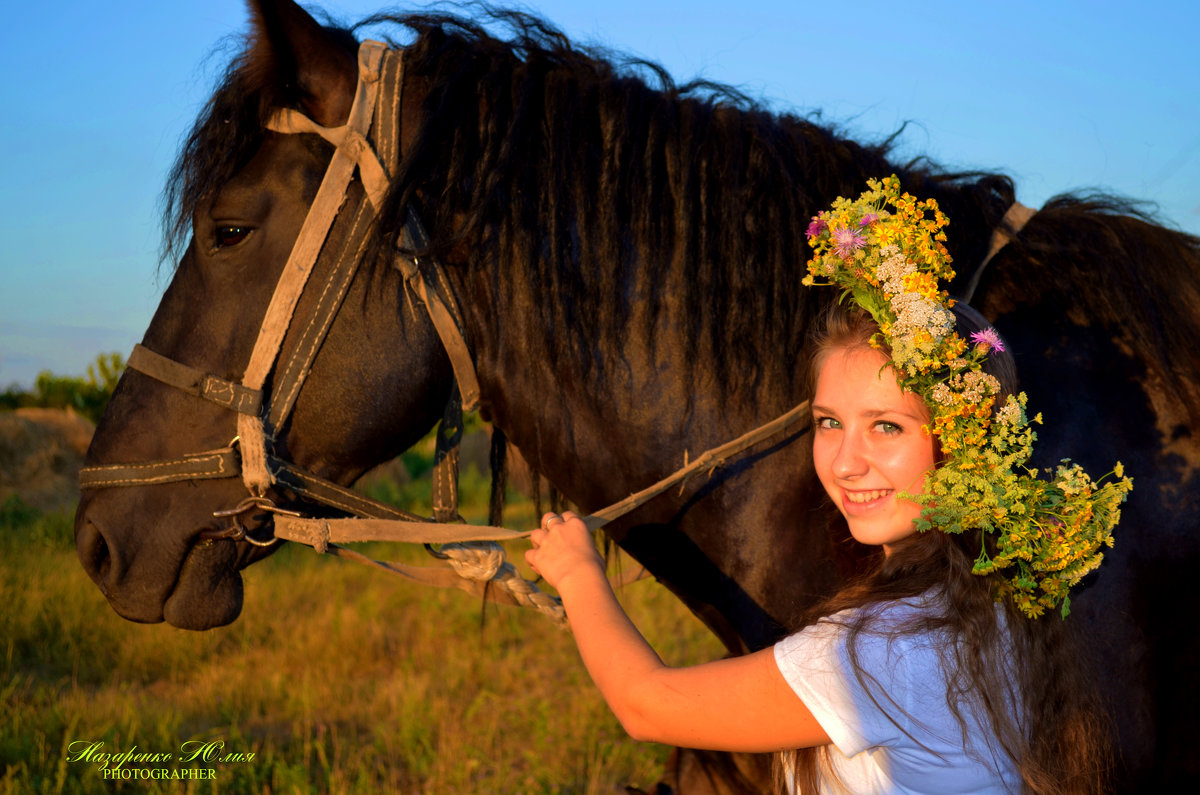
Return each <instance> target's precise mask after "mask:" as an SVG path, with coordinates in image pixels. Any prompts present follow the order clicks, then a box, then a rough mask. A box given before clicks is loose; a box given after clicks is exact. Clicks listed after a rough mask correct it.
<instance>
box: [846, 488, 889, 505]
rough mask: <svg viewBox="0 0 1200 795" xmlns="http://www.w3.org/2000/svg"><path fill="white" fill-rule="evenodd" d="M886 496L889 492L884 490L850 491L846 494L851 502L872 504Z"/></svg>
mask: <svg viewBox="0 0 1200 795" xmlns="http://www.w3.org/2000/svg"><path fill="white" fill-rule="evenodd" d="M885 494H887V491H884V490H876V491H848V492H846V499H848V500H849V501H850V502H870V501H871V500H877V499H879V498H880V497H882V496H883V495H885Z"/></svg>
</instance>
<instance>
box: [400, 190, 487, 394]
mask: <svg viewBox="0 0 1200 795" xmlns="http://www.w3.org/2000/svg"><path fill="white" fill-rule="evenodd" d="M400 245H401V249H402V250H403V251H424V250H426V249H427V248H428V246H429V236H428V235H427V234H426V233H425V227H424V226H422V224H421V219H420V218H418V217H417V214H416V213H414V212H412V211H408V213H407V214H406V215H405V218H404V228H403V231H402V233H401V240H400ZM395 265H396V268H397V269H399V271H400V272H401V273H402V274H403V275H404V280H405V282H407V283H408V285H409V286H410V287H411V288H412V289H413V291H414V292H415V293H416V294H417V295H418V296H419V297H420V299H421V301H422V303H424V304H425V309H426V310H427V311H428V312H429V319H430V320H432V321H433V327H434V329H435V330H436V331H437V334H438V338H439V339H441V341H442V347H443V348H444V349H445V350H446V355H447V356H449V357H450V366H451V367H453V368H454V379H455V381H457V382H458V394H459V397H460V398H461V400H462V409H463V411H465V412H471V411H474V410H475V409H477V408H478V407H479V377H478V376H477V375H476V374H475V363H474V361H473V360H472V359H471V349H470V346H468V345H467V340H466V334H465V332H464V331H463V323H462V318H461V317H460V315H459V313H458V312H457V311H456V310H457V302H456V301H455V300H454V292H453V291H452V290H451V289H450V285H449V283H448V282H447V281H446V277H445V275H444V274H443V273H442V269H441V267H439V265H438V263H437V261H436V260H430V261H429V270H430V271H432V277H433V278H428V277H427V276H426V274H425V263H424V262H423V261H422V259H421V258H420V257H419V256H405V255H404V254H401V253H399V252H397V255H396V260H395Z"/></svg>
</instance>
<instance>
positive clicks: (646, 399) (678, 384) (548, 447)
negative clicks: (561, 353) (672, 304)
mask: <svg viewBox="0 0 1200 795" xmlns="http://www.w3.org/2000/svg"><path fill="white" fill-rule="evenodd" d="M669 325H670V324H669V322H665V323H663V324H660V326H661V327H664V328H665V327H669ZM487 336H488V337H489V339H486V340H479V341H478V342H477V345H478V348H479V350H480V353H481V355H480V356H479V357H478V359H479V367H480V372H479V377H480V384H481V389H482V391H483V397H484V401H485V404H486V405H487V406H488V409H489V413H490V414H491V415H492V419H493V421H494V422H495V423H496V424H497V426H498V427H500V428H502V429H503V430H504V432H505V434H506V435H507V436H508V438H509V440H510V441H511V442H512V443H513V444H514V445H515V446H516V447H517V448H518V449H520V450H521V453H522V455H523V456H524V457H525V458H526V459H528V461H529V463H530V464H531V465H532V466H533V467H534V468H535V469H537V470H538V471H540V472H542V473H543V474H545V475H546V476H547V477H548V478H549V479H550V481H551V482H552V483H554V485H555V486H556V487H558V488H559V489H560V490H562V491H563V493H564V494H566V495H567V496H568V497H569V498H570V499H571V500H572V501H574V502H576V503H577V504H579V505H581V506H585V507H587V508H589V509H594V508H598V507H600V506H601V505H603V504H607V503H609V502H612V501H614V500H616V499H619V498H621V497H624V496H626V495H628V494H630V493H632V492H634V491H637V490H639V489H641V488H643V487H645V486H647V485H649V484H650V483H653V482H656V481H657V480H659V479H660V478H662V477H664V476H665V475H667V474H669V473H670V472H672V471H674V470H675V469H678V468H679V467H682V466H683V465H684V464H685V458H686V457H688V456H690V457H691V458H694V457H695V456H696V455H698V454H699V453H701V452H703V451H704V450H706V449H708V448H710V447H714V446H716V445H717V444H720V443H722V442H724V441H728V439H730V438H734V437H736V436H737V435H739V434H741V433H743V432H744V431H745V430H748V429H749V427H750V426H751V425H752V424H753V418H751V417H749V416H743V415H748V414H749V412H745V411H739V410H738V409H737V408H736V407H734V408H731V407H728V406H725V407H722V406H721V405H719V401H718V399H717V397H716V394H715V389H714V388H713V386H714V385H713V384H712V383H711V379H707V376H706V375H705V370H704V368H703V367H698V368H695V370H694V371H693V375H698V376H699V379H698V381H693V380H691V379H689V378H688V377H687V373H688V368H686V367H685V366H684V365H685V362H684V361H683V356H684V355H685V354H684V353H683V350H684V349H683V346H682V345H681V344H680V343H679V342H678V340H676V339H674V338H673V335H672V334H671V333H670V332H669V331H664V332H662V333H660V334H658V335H656V339H655V343H656V344H655V345H654V346H653V348H651V345H650V341H649V340H647V339H645V338H643V337H642V336H641V335H631V338H630V339H629V340H628V343H627V345H626V346H625V347H624V348H623V349H622V350H621V351H619V352H609V354H608V357H607V360H606V362H605V365H604V367H603V368H600V367H596V368H593V369H592V370H591V371H589V372H587V373H578V372H571V371H569V370H567V369H566V368H565V367H564V365H563V364H562V363H561V362H550V361H545V360H542V359H541V357H533V356H529V355H527V353H526V351H525V350H524V346H523V344H522V341H521V340H520V339H519V337H514V336H513V335H511V334H509V335H500V334H497V333H491V334H488V335H487ZM477 339H478V338H477ZM706 379H707V380H708V381H709V382H708V383H706ZM742 426H745V427H742Z"/></svg>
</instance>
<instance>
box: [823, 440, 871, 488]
mask: <svg viewBox="0 0 1200 795" xmlns="http://www.w3.org/2000/svg"><path fill="white" fill-rule="evenodd" d="M865 453H866V451H865V450H864V449H863V445H862V442H860V441H859V440H858V439H856V438H855V437H854V435H853V434H849V433H847V434H843V435H842V439H841V443H840V444H839V445H838V449H837V455H835V456H834V458H833V462H832V468H833V474H834V477H838V478H853V477H856V476H858V475H863V474H866V471H867V458H866V455H865Z"/></svg>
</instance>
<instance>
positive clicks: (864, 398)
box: [813, 345, 929, 417]
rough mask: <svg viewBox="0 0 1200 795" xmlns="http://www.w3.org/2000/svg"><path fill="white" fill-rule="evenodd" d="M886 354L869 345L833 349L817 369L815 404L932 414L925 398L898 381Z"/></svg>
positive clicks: (923, 415)
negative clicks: (908, 389)
mask: <svg viewBox="0 0 1200 795" xmlns="http://www.w3.org/2000/svg"><path fill="white" fill-rule="evenodd" d="M888 362H889V359H888V357H887V356H886V355H884V354H883V353H881V352H880V351H877V350H875V349H874V348H871V347H868V346H865V345H853V346H842V347H837V348H833V349H831V350H830V351H829V352H828V353H827V354H826V355H825V357H824V359H823V361H821V363H820V365H819V368H818V370H817V382H816V394H814V395H813V403H814V404H816V405H818V406H822V407H824V408H831V409H838V410H844V411H847V412H874V411H902V412H904V413H907V414H912V415H914V416H919V417H928V413H929V412H928V409H927V408H926V406H925V403H924V401H922V400H921V398H920V397H918V396H917V395H915V394H913V393H912V392H905V391H903V390H901V389H900V385H899V384H897V383H896V377H895V375H894V374H893V373H892V369H891V367H889V366H888Z"/></svg>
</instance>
